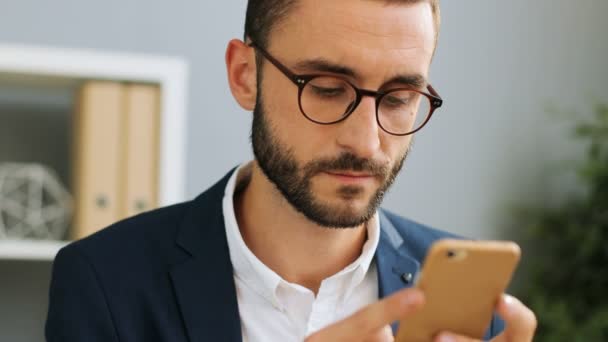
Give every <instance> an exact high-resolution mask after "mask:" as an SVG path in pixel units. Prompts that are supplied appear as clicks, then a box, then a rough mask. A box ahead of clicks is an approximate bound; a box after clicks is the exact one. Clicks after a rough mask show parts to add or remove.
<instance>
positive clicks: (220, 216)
mask: <svg viewBox="0 0 608 342" xmlns="http://www.w3.org/2000/svg"><path fill="white" fill-rule="evenodd" d="M438 30H439V8H438V3H437V1H435V0H426V1H425V0H392V1H389V0H332V1H327V0H250V1H249V5H248V11H247V19H246V39H245V41H244V42H243V41H239V40H233V41H231V42H230V43H229V45H228V49H227V53H226V64H227V71H228V80H229V84H230V89H231V91H232V93H233V95H234V97H235V99H236V100H237V101H238V103H239V104H240V105H241V106H242V107H243V108H244V109H245V110H248V111H253V113H254V115H253V127H252V144H253V150H254V155H255V160H254V161H253V162H251V163H247V164H244V165H241V166H240V167H238V168H237V169H236V170H233V171H231V172H230V173H228V174H227V175H226V177H224V178H223V179H222V180H220V181H219V182H218V183H217V184H216V185H214V186H213V187H212V188H210V189H209V190H207V191H206V192H204V193H203V194H201V195H200V196H199V197H198V198H196V199H195V200H193V201H191V202H187V203H182V204H178V205H175V206H172V207H168V208H164V209H160V210H156V211H153V212H150V213H146V214H143V215H140V216H137V217H134V218H131V219H128V220H126V221H124V222H120V223H118V224H116V225H114V226H112V227H110V228H107V229H105V230H104V231H102V232H100V233H98V234H95V235H93V236H91V237H89V238H87V239H84V240H82V241H79V242H76V243H74V244H72V245H70V246H68V247H66V248H65V249H63V250H62V251H61V252H60V253H59V254H58V256H57V258H56V261H55V265H54V270H53V280H52V284H51V294H50V308H49V314H48V321H47V325H46V336H47V339H48V341H51V342H55V341H61V342H72V341H191V342H195V341H241V340H243V341H302V340H306V341H390V340H392V338H393V337H392V336H393V332H394V330H391V328H390V325H391V324H393V323H395V322H396V321H398V320H401V319H405V320H407V316H408V315H410V314H412V313H413V312H415V311H416V310H417V309H419V308H420V307H421V306H422V305H424V295H423V294H422V293H420V291H416V290H414V289H405V288H408V287H410V286H411V285H412V279H413V277H414V276H415V275H416V272H417V271H418V269H419V267H420V264H421V262H422V260H423V258H424V255H425V253H426V250H427V249H428V247H429V246H430V244H431V243H432V242H433V241H435V240H437V239H439V238H442V237H446V236H448V234H447V233H443V232H440V231H436V230H432V229H429V228H426V227H424V226H422V225H419V224H416V223H414V222H411V221H408V220H406V219H403V218H400V217H398V216H396V215H394V214H391V213H389V212H386V211H383V210H378V209H377V208H378V205H379V203H380V202H381V199H382V197H383V195H384V193H385V191H386V190H387V189H388V188H389V186H390V185H391V183H392V182H393V180H394V178H395V176H396V175H397V173H398V172H399V170H400V169H401V166H402V164H403V162H404V160H405V157H406V155H407V152H408V150H409V147H410V144H411V140H412V134H413V133H414V132H416V131H417V130H419V129H420V128H422V126H424V124H425V123H426V122H427V121H428V119H429V118H430V115H431V114H432V112H433V110H435V109H436V108H438V107H439V106H441V99H440V97H439V95H438V94H437V93H436V92H435V91H434V89H433V88H432V87H431V86H430V85H429V83H428V73H429V67H430V63H431V59H432V56H433V53H434V50H435V44H436V39H437V35H438ZM402 289H405V290H402ZM379 298H380V299H381V300H378V299H379ZM497 313H498V315H500V316H501V317H502V318H503V319H504V322H503V321H502V320H500V319H498V318H495V319H493V321H492V324H491V326H490V327H489V328H488V335H487V338H495V339H494V340H495V341H516V342H522V341H531V340H532V335H533V332H534V329H535V319H534V315H533V314H532V313H531V311H530V310H529V309H527V308H526V307H525V306H523V305H522V304H521V303H520V302H518V301H517V300H516V299H514V298H512V297H508V296H505V297H504V298H503V299H502V300H501V302H500V303H499V304H498V307H497ZM504 323H506V327H505V326H504ZM393 328H394V329H396V328H397V326H396V324H393ZM406 328H407V327H406ZM503 328H504V331H503ZM437 340H440V341H469V339H468V338H467V337H462V336H453V335H450V334H449V333H447V332H446V334H442V335H438V336H437Z"/></svg>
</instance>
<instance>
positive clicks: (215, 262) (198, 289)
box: [170, 170, 242, 342]
mask: <svg viewBox="0 0 608 342" xmlns="http://www.w3.org/2000/svg"><path fill="white" fill-rule="evenodd" d="M233 172H234V170H232V171H231V172H229V173H228V174H227V175H226V176H225V177H224V178H223V179H221V180H220V181H219V182H218V183H216V184H215V185H214V186H213V187H211V188H210V189H209V190H207V191H206V192H204V193H203V194H201V195H200V196H199V197H197V198H196V199H195V200H194V201H193V202H191V206H190V209H189V210H188V212H187V214H186V215H185V217H184V219H183V221H182V223H181V227H180V229H179V232H178V235H177V239H176V243H177V245H178V246H179V247H180V248H181V249H183V250H184V251H185V252H186V253H187V254H188V255H189V257H188V258H186V259H185V261H183V262H180V263H177V264H175V265H173V267H172V269H171V272H170V274H171V280H172V282H173V287H174V290H175V293H176V297H177V301H178V305H179V308H180V310H181V313H182V317H183V320H184V324H185V327H186V331H187V334H188V337H189V340H190V342H202V341H232V342H237V341H241V340H242V336H241V324H240V317H239V310H238V303H237V295H236V289H235V285H234V278H233V271H232V263H231V262H230V254H229V250H228V243H227V241H226V233H225V228H224V217H223V215H222V197H223V194H224V189H225V188H226V183H227V182H228V179H229V178H230V176H231V175H232V173H233Z"/></svg>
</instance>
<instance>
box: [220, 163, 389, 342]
mask: <svg viewBox="0 0 608 342" xmlns="http://www.w3.org/2000/svg"><path fill="white" fill-rule="evenodd" d="M246 167H247V166H246V165H245V166H241V167H239V169H237V170H236V171H235V172H234V173H233V175H232V177H230V180H229V181H228V184H227V186H226V191H225V193H224V199H223V214H224V222H225V225H226V236H227V239H228V247H229V249H230V259H231V261H232V266H233V269H234V281H235V285H236V292H237V300H238V306H239V314H240V318H241V330H242V334H243V341H245V342H257V341H264V342H266V341H280V342H282V341H286V342H288V341H298V342H299V341H303V340H304V338H305V337H306V336H308V335H310V334H312V333H313V332H315V331H318V330H320V329H322V328H324V327H326V326H328V325H330V324H332V323H335V322H337V321H339V320H341V319H343V318H346V317H348V316H350V315H351V314H353V313H354V312H356V311H357V310H359V309H360V308H362V307H364V306H366V305H368V304H371V303H373V302H375V301H377V300H378V275H377V271H376V266H375V264H374V263H373V258H374V254H375V252H376V248H377V247H378V241H379V236H380V224H379V219H378V215H377V214H376V215H375V216H374V218H373V219H372V220H370V222H369V223H368V225H367V230H368V231H367V241H366V242H365V244H364V246H363V249H362V251H361V255H360V256H359V258H357V260H355V261H354V262H353V263H352V264H350V265H349V266H347V267H346V268H345V269H343V270H342V271H340V272H338V273H337V274H335V275H333V276H331V277H329V278H327V279H325V280H323V282H322V283H321V287H320V288H319V292H318V294H317V296H316V297H315V294H314V293H313V292H312V291H311V290H309V289H307V288H305V287H303V286H301V285H298V284H293V283H289V282H287V281H285V280H284V279H283V278H281V276H279V275H278V274H277V273H275V272H274V271H273V270H271V269H270V268H269V267H268V266H266V265H265V264H264V263H262V262H261V261H260V260H259V259H258V258H257V257H256V256H255V255H254V254H253V252H251V250H250V249H249V248H248V247H247V245H246V244H245V242H244V241H243V237H242V235H241V233H240V230H239V227H238V223H237V221H236V216H235V213H234V204H233V203H234V202H233V195H234V191H235V188H236V185H237V178H238V176H239V173H241V172H247V171H246V170H244V169H245V168H246ZM285 224H289V223H288V222H285Z"/></svg>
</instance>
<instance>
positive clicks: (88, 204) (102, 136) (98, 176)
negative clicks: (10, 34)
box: [71, 81, 124, 239]
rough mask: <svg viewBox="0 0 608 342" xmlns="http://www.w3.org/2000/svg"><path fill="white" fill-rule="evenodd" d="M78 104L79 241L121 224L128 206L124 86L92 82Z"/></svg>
mask: <svg viewBox="0 0 608 342" xmlns="http://www.w3.org/2000/svg"><path fill="white" fill-rule="evenodd" d="M78 100H79V106H78V109H77V111H76V113H75V116H74V139H73V146H74V158H73V162H74V165H73V175H72V176H73V192H74V199H75V203H74V205H75V215H74V221H73V224H72V236H71V237H72V238H73V239H79V238H82V237H85V236H87V235H89V234H91V233H94V232H96V231H97V230H99V229H101V228H104V227H106V226H108V225H110V224H112V223H113V222H115V221H117V220H118V219H119V218H120V214H121V210H122V206H123V204H122V203H121V201H122V200H123V196H122V194H121V189H122V185H123V184H122V183H123V175H122V173H123V171H122V164H123V162H122V159H123V158H124V157H123V156H122V155H123V154H124V153H123V151H122V149H123V146H124V132H123V129H124V125H123V123H122V121H123V120H124V115H123V108H124V86H123V85H122V84H120V83H116V82H101V81H99V82H98V81H91V82H87V83H85V84H84V85H83V86H82V88H81V89H80V94H79V99H78Z"/></svg>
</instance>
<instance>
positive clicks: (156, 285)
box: [45, 172, 504, 342]
mask: <svg viewBox="0 0 608 342" xmlns="http://www.w3.org/2000/svg"><path fill="white" fill-rule="evenodd" d="M231 173H232V172H231ZM231 173H229V174H228V175H226V176H225V177H224V178H223V179H222V180H220V181H219V182H218V183H217V184H215V185H214V186H213V187H211V188H210V189H209V190H207V191H206V192H204V193H203V194H201V195H200V196H198V197H197V198H196V199H194V200H193V201H190V202H186V203H182V204H177V205H173V206H170V207H166V208H162V209H159V210H155V211H152V212H148V213H145V214H142V215H139V216H136V217H133V218H130V219H127V220H125V221H122V222H119V223H117V224H114V225H112V226H111V227H109V228H106V229H104V230H102V231H100V232H98V233H96V234H94V235H92V236H90V237H88V238H86V239H84V240H80V241H77V242H75V243H72V244H70V245H69V246H67V247H65V248H63V249H62V250H61V251H60V252H59V253H58V254H57V257H56V259H55V262H54V265H53V275H52V281H51V287H50V301H49V311H48V316H47V321H46V328H45V334H46V339H47V341H48V342H77V341H78V342H81V341H87V342H97V341H99V342H118V341H121V342H125V341H145V342H154V341H167V342H186V341H189V342H201V341H232V342H238V341H241V340H242V338H241V324H240V318H239V311H238V306H237V305H238V303H237V297H236V291H235V285H234V279H233V272H232V264H231V262H230V255H229V251H228V244H227V242H226V233H225V228H224V219H223V213H222V198H223V195H224V189H225V187H226V183H227V182H228V179H229V177H230V175H231ZM380 227H381V237H380V243H379V246H378V250H377V252H376V256H375V261H376V265H377V269H378V283H379V290H380V297H385V296H387V295H389V294H391V293H393V292H395V291H397V290H399V289H402V288H405V287H409V286H411V285H412V283H411V281H408V277H407V276H404V275H407V274H412V275H415V274H416V272H418V270H419V268H420V264H421V262H422V260H423V259H424V257H425V255H426V252H427V249H428V248H429V246H430V245H431V244H432V243H433V241H435V240H437V239H439V238H443V237H447V236H451V235H449V234H447V233H445V232H441V231H438V230H434V229H430V228H427V227H424V226H422V225H419V224H417V223H414V222H412V221H409V220H406V219H403V218H401V217H398V216H396V215H394V214H392V213H389V212H387V211H384V210H381V211H380ZM503 325H504V323H503V322H502V321H501V320H500V319H497V318H496V317H495V318H494V319H493V320H492V323H491V325H490V327H489V329H488V336H487V337H488V338H489V337H491V336H494V335H496V334H498V333H499V332H500V331H502V329H503ZM393 328H395V329H396V325H394V326H393Z"/></svg>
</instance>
